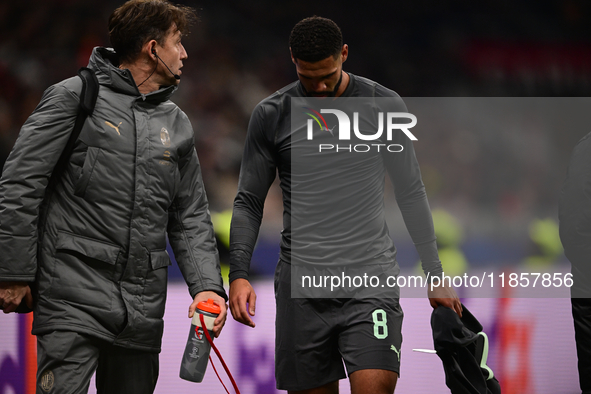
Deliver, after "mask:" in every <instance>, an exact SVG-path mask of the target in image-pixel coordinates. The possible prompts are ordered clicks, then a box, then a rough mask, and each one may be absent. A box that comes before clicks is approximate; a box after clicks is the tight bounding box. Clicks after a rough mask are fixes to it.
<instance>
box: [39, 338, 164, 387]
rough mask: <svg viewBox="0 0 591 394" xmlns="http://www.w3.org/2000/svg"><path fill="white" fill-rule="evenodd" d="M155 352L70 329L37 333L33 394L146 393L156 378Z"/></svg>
mask: <svg viewBox="0 0 591 394" xmlns="http://www.w3.org/2000/svg"><path fill="white" fill-rule="evenodd" d="M158 370H159V365H158V354H157V353H148V352H144V351H139V350H133V349H126V348H122V347H119V346H113V345H111V344H110V343H108V342H105V341H102V340H99V339H96V338H93V337H90V336H87V335H84V334H79V333H76V332H70V331H53V332H50V333H48V334H44V335H38V336H37V391H36V393H37V394H52V393H72V394H85V393H87V392H88V387H89V384H90V379H91V377H92V375H93V374H94V372H95V371H96V386H97V393H98V394H107V393H108V394H117V393H120V394H124V393H125V394H147V393H152V392H154V388H155V387H156V381H157V379H158Z"/></svg>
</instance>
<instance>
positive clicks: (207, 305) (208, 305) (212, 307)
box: [197, 298, 222, 315]
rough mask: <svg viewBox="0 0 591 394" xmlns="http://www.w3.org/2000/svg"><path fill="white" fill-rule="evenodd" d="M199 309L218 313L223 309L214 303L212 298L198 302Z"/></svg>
mask: <svg viewBox="0 0 591 394" xmlns="http://www.w3.org/2000/svg"><path fill="white" fill-rule="evenodd" d="M197 309H201V310H202V311H204V312H209V313H215V314H217V315H219V314H220V312H221V311H222V310H221V309H220V307H219V306H217V305H216V304H214V303H213V300H212V299H211V298H208V299H207V302H205V301H201V302H200V303H198V304H197Z"/></svg>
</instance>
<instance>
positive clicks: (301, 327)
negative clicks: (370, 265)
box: [275, 261, 403, 391]
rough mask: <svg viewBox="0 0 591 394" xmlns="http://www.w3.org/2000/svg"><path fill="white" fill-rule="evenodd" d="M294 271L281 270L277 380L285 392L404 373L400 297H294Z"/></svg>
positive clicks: (278, 278)
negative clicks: (366, 374) (376, 373)
mask: <svg viewBox="0 0 591 394" xmlns="http://www.w3.org/2000/svg"><path fill="white" fill-rule="evenodd" d="M290 277H291V267H290V265H289V264H287V263H284V262H281V261H280V262H279V263H278V266H277V269H276V272H275V300H276V308H277V315H276V325H275V378H276V380H277V388H278V389H280V390H293V391H297V390H307V389H311V388H315V387H320V386H323V385H325V384H327V383H330V382H334V381H336V380H339V379H344V378H345V377H346V375H345V370H344V368H343V361H344V363H345V366H346V369H347V374H351V373H353V372H355V371H358V370H361V369H384V370H389V371H394V372H396V373H398V374H399V372H400V346H401V345H402V319H403V313H402V308H401V307H400V304H399V302H398V299H396V298H387V299H386V298H384V299H375V298H367V299H355V298H349V299H340V298H318V299H313V298H291V284H290Z"/></svg>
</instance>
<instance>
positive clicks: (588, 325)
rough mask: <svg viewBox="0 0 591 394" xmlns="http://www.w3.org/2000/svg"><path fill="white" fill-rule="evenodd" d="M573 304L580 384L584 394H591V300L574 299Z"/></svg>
mask: <svg viewBox="0 0 591 394" xmlns="http://www.w3.org/2000/svg"><path fill="white" fill-rule="evenodd" d="M571 303H572V308H573V320H574V322H575V341H576V343H577V357H578V359H579V364H578V366H579V383H580V385H581V390H582V391H583V394H591V298H572V299H571Z"/></svg>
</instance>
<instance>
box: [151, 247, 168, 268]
mask: <svg viewBox="0 0 591 394" xmlns="http://www.w3.org/2000/svg"><path fill="white" fill-rule="evenodd" d="M171 264H172V263H171V262H170V257H169V256H168V252H167V251H166V250H157V251H154V252H150V266H151V267H152V270H157V269H158V268H162V267H168V266H169V265H171Z"/></svg>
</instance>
